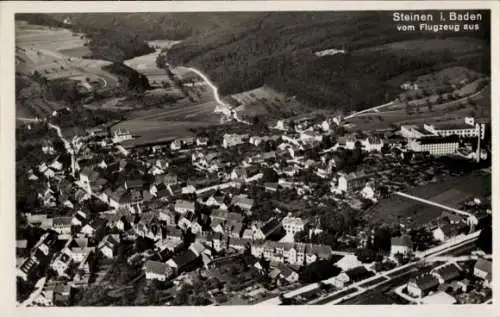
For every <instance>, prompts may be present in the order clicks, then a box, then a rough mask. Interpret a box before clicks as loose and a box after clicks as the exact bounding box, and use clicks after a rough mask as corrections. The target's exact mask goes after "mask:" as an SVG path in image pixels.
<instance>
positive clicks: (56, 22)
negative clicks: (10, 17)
mask: <svg viewBox="0 0 500 317" xmlns="http://www.w3.org/2000/svg"><path fill="white" fill-rule="evenodd" d="M259 15H260V14H258V13H251V12H249V13H241V14H236V15H235V14H233V13H224V12H220V13H219V12H210V13H198V12H192V13H189V12H186V13H164V12H153V13H59V14H31V13H30V14H17V15H16V20H23V21H27V22H28V23H30V24H38V25H46V26H51V27H65V28H69V29H71V30H73V32H76V33H84V34H85V35H86V37H87V38H89V39H90V41H89V44H88V47H89V49H90V51H91V52H92V54H91V56H90V57H91V58H96V59H104V60H108V61H112V62H122V61H124V60H126V59H130V58H133V57H135V56H139V55H145V54H149V53H152V52H153V51H154V50H153V49H152V48H150V47H149V46H148V45H147V42H148V41H153V40H183V39H186V38H190V37H193V36H203V34H206V33H208V32H214V31H216V30H221V29H227V28H232V27H235V26H237V25H239V24H241V23H246V22H248V21H249V20H253V19H255V18H256V17H257V16H259ZM64 21H66V22H67V23H64Z"/></svg>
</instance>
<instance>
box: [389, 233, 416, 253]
mask: <svg viewBox="0 0 500 317" xmlns="http://www.w3.org/2000/svg"><path fill="white" fill-rule="evenodd" d="M412 250H413V242H412V240H411V237H410V236H409V235H406V234H405V235H402V236H399V237H392V238H391V256H395V255H396V254H398V253H400V254H403V255H405V254H407V253H409V252H411V251H412Z"/></svg>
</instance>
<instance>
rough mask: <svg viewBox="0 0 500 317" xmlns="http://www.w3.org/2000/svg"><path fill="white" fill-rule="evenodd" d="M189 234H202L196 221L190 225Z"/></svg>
mask: <svg viewBox="0 0 500 317" xmlns="http://www.w3.org/2000/svg"><path fill="white" fill-rule="evenodd" d="M191 232H192V233H193V234H200V233H202V232H203V227H202V226H201V225H200V223H199V222H198V221H194V222H192V223H191Z"/></svg>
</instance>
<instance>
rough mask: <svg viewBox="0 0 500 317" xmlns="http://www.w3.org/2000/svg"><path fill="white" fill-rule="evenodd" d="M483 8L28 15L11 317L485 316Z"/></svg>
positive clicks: (19, 66) (19, 98)
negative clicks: (286, 310)
mask: <svg viewBox="0 0 500 317" xmlns="http://www.w3.org/2000/svg"><path fill="white" fill-rule="evenodd" d="M238 10H239V9H238ZM490 14H491V11H489V10H454V11H451V10H448V11H446V10H434V11H433V10H427V11H413V12H410V11H401V10H399V11H387V10H386V11H267V12H266V11H261V12H243V11H242V12H149V13H147V12H128V13H119V12H106V13H104V12H103V13H99V12H87V13H82V12H77V13H16V15H15V93H16V94H15V117H16V121H15V122H16V124H15V128H16V132H15V136H16V141H15V146H16V148H15V159H16V163H15V169H16V173H15V177H16V183H15V195H16V197H15V198H16V212H15V214H16V217H15V226H16V230H15V231H16V237H15V239H16V242H15V243H16V244H15V246H16V247H15V253H16V290H17V295H16V299H17V306H18V307H54V306H73V307H75V306H76V307H77V306H87V307H88V306H226V305H427V304H444V305H452V304H455V305H457V304H485V305H487V304H491V303H492V289H493V285H492V258H493V257H492V240H493V239H492V203H491V196H492V195H491V194H492V189H491V188H492V184H491V182H492V176H491V173H492V168H491V167H492V159H491V152H492V145H491V144H492V137H491V134H492V133H491V131H492V129H491V106H492V102H491V78H490V76H491V61H490V59H491V56H490V55H491V53H490V49H491V34H490ZM12 186H14V184H13V185H12ZM12 266H13V264H12Z"/></svg>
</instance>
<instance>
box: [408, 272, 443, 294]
mask: <svg viewBox="0 0 500 317" xmlns="http://www.w3.org/2000/svg"><path fill="white" fill-rule="evenodd" d="M438 286H439V280H438V279H437V278H436V277H435V276H433V275H431V274H424V275H422V276H420V277H418V278H416V279H414V280H411V281H410V282H408V285H407V286H406V289H407V291H408V294H410V295H411V296H414V297H424V296H426V295H427V294H428V293H429V292H431V291H435V290H437V288H438Z"/></svg>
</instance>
